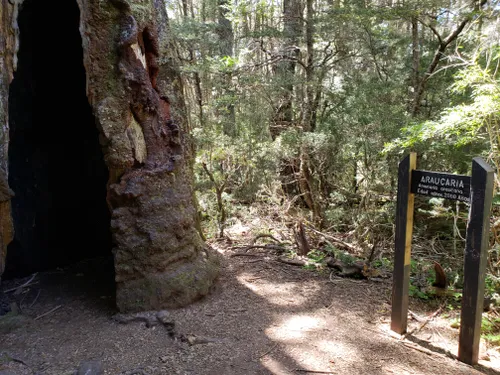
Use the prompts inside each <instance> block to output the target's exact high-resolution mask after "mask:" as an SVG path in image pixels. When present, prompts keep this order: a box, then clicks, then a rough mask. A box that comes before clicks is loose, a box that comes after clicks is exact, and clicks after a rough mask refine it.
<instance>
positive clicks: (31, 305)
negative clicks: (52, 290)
mask: <svg viewBox="0 0 500 375" xmlns="http://www.w3.org/2000/svg"><path fill="white" fill-rule="evenodd" d="M41 292H42V290H41V289H39V290H38V294H37V295H36V297H35V299H34V300H33V302H31V304H30V306H29V308H32V307H33V305H34V304H35V303H36V301H37V300H38V297H40V293H41Z"/></svg>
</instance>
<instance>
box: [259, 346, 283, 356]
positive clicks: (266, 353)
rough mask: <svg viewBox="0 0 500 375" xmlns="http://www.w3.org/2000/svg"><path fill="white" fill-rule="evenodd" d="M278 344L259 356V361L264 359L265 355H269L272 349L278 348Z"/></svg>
mask: <svg viewBox="0 0 500 375" xmlns="http://www.w3.org/2000/svg"><path fill="white" fill-rule="evenodd" d="M278 345H279V343H277V344H276V345H274V346H273V347H272V348H271V349H269V350H268V351H267V352H265V353H264V354H262V355H261V356H259V359H261V358H263V357H265V356H266V355H268V354H269V353H271V352H272V351H273V350H274V349H276V348H277V347H278Z"/></svg>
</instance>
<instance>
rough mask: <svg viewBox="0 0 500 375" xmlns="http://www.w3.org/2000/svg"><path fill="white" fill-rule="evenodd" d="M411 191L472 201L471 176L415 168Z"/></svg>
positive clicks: (467, 201)
mask: <svg viewBox="0 0 500 375" xmlns="http://www.w3.org/2000/svg"><path fill="white" fill-rule="evenodd" d="M411 192H412V193H413V194H418V195H428V196H431V197H436V198H444V199H451V200H454V201H461V202H466V203H470V177H469V176H463V175H459V174H449V173H438V172H428V171H421V170H418V169H415V170H413V171H412V175H411Z"/></svg>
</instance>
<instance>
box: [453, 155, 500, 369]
mask: <svg viewBox="0 0 500 375" xmlns="http://www.w3.org/2000/svg"><path fill="white" fill-rule="evenodd" d="M493 174H494V170H493V168H491V167H490V166H489V165H488V164H487V163H486V162H485V161H484V160H483V159H481V158H474V159H473V161H472V180H471V207H470V211H469V221H468V224H467V239H466V245H465V261H464V289H463V296H462V312H461V320H460V338H459V346H458V359H459V360H460V361H462V362H465V363H467V364H470V365H475V364H477V361H478V358H479V340H480V338H481V318H482V313H483V299H484V281H485V276H486V262H487V258H488V243H489V231H490V221H489V220H490V210H491V201H492V198H493V177H494V176H493Z"/></svg>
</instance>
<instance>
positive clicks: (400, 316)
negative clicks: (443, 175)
mask: <svg viewBox="0 0 500 375" xmlns="http://www.w3.org/2000/svg"><path fill="white" fill-rule="evenodd" d="M416 165H417V154H416V153H414V152H412V153H410V155H408V156H407V157H405V158H404V159H403V160H402V161H401V162H400V163H399V170H398V196H397V207H396V234H395V237H396V238H395V245H396V249H395V254H394V275H393V278H392V282H393V284H392V313H391V330H393V331H394V332H396V333H398V334H400V335H401V334H403V333H405V332H406V327H407V324H408V289H409V286H410V257H411V237H412V232H413V202H414V197H415V195H414V194H412V193H411V192H410V186H411V174H412V170H414V169H415V168H416Z"/></svg>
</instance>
